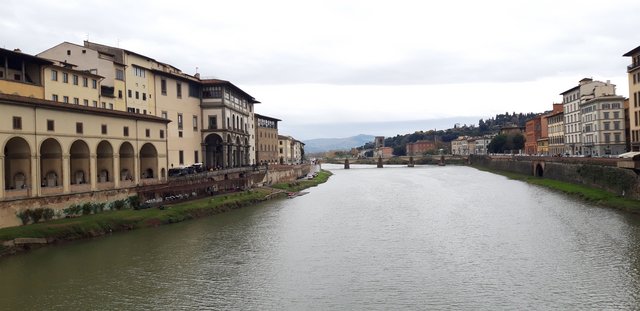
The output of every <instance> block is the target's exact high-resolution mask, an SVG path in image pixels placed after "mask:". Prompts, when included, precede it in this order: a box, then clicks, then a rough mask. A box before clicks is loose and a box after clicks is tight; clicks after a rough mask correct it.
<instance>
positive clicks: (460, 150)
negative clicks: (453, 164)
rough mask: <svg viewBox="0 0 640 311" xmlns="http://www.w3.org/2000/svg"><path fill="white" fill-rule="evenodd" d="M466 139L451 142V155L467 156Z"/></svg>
mask: <svg viewBox="0 0 640 311" xmlns="http://www.w3.org/2000/svg"><path fill="white" fill-rule="evenodd" d="M468 139H469V138H468V137H466V136H461V137H458V138H456V139H454V140H452V141H451V154H454V155H469V142H468Z"/></svg>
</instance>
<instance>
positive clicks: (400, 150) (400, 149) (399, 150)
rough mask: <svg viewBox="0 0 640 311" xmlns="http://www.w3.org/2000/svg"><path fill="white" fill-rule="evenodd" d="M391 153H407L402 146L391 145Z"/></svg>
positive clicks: (401, 154)
mask: <svg viewBox="0 0 640 311" xmlns="http://www.w3.org/2000/svg"><path fill="white" fill-rule="evenodd" d="M393 155H397V156H405V155H407V149H406V148H405V147H404V146H395V147H393Z"/></svg>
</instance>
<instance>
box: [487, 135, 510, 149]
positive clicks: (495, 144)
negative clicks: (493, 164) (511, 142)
mask: <svg viewBox="0 0 640 311" xmlns="http://www.w3.org/2000/svg"><path fill="white" fill-rule="evenodd" d="M506 144H507V135H504V134H500V135H496V136H495V137H494V138H493V139H492V140H491V142H490V143H489V146H487V149H489V152H491V153H502V152H504V147H505V145H506Z"/></svg>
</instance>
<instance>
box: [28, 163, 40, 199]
mask: <svg viewBox="0 0 640 311" xmlns="http://www.w3.org/2000/svg"><path fill="white" fill-rule="evenodd" d="M41 178H42V175H41V172H40V157H39V156H37V155H34V156H31V189H33V191H32V192H31V196H35V197H39V196H41V195H42V187H41V183H42V180H41Z"/></svg>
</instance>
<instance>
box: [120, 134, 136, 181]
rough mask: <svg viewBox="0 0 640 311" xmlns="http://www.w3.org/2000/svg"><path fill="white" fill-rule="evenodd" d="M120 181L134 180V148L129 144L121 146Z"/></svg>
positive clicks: (125, 143)
mask: <svg viewBox="0 0 640 311" xmlns="http://www.w3.org/2000/svg"><path fill="white" fill-rule="evenodd" d="M118 153H119V154H120V180H123V181H124V180H130V181H132V180H133V172H134V158H135V154H134V151H133V146H132V145H131V143H129V142H124V143H122V145H120V149H119V151H118Z"/></svg>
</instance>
